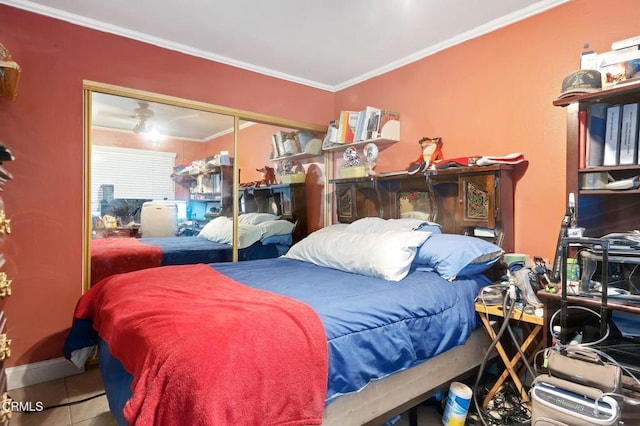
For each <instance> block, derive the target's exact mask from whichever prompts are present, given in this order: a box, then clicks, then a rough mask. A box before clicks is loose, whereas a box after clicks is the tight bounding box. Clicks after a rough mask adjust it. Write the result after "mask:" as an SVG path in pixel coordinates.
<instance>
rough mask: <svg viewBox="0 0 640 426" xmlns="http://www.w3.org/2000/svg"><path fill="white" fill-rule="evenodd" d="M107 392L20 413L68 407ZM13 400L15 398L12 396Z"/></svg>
mask: <svg viewBox="0 0 640 426" xmlns="http://www.w3.org/2000/svg"><path fill="white" fill-rule="evenodd" d="M106 394H107V393H106V392H102V393H98V394H96V395H93V396H90V397H88V398H85V399H79V400H77V401H69V402H64V403H62V404H56V405H49V406H48V407H44V408H43V409H42V410H39V411H38V410H34V411H19V412H20V413H24V414H29V413H38V412H40V411H44V410H51V409H53V408H60V407H68V406H70V405H76V404H81V403H83V402H87V401H91V400H92V399H96V398H100V397H101V396H104V395H106ZM9 398H11V395H9ZM11 399H12V400H13V398H11Z"/></svg>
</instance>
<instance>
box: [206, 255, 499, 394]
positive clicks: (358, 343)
mask: <svg viewBox="0 0 640 426" xmlns="http://www.w3.org/2000/svg"><path fill="white" fill-rule="evenodd" d="M212 266H213V267H214V268H216V269H217V270H219V271H220V272H222V273H223V274H225V275H227V276H229V277H231V278H233V279H235V280H236V281H238V282H241V283H245V284H248V285H250V286H252V287H255V288H259V289H262V290H267V291H273V292H275V293H279V294H282V295H285V296H289V297H293V298H295V299H298V300H300V301H302V302H304V303H306V304H308V305H309V306H311V307H312V308H313V309H314V310H315V311H316V312H317V313H318V314H319V315H320V318H321V320H322V322H323V324H324V326H325V331H326V334H327V339H328V344H329V386H328V390H327V403H329V402H331V401H332V400H333V399H335V398H337V397H338V396H340V395H342V394H345V393H350V392H355V391H358V390H360V389H361V388H363V387H364V386H365V385H366V384H367V383H369V382H370V381H372V380H375V379H378V378H383V377H386V376H388V375H390V374H392V373H395V372H398V371H401V370H405V369H407V368H410V367H413V366H415V365H417V364H420V363H422V362H424V361H426V360H428V359H429V358H432V357H434V356H436V355H438V354H440V353H442V352H444V351H446V350H448V349H450V348H452V347H454V346H458V345H462V344H463V343H464V342H465V341H466V340H467V338H468V337H469V335H470V334H471V332H472V331H473V330H474V329H475V328H476V326H477V321H476V320H477V316H476V313H475V310H474V303H473V301H474V298H475V297H476V295H477V294H478V292H479V290H480V288H481V287H482V286H484V285H487V284H488V283H489V280H488V279H487V278H486V277H484V276H483V275H478V276H474V277H469V278H467V277H463V278H461V279H458V280H456V281H454V282H448V281H446V280H444V279H443V278H441V277H440V276H439V275H438V274H436V273H434V272H422V271H411V272H410V273H409V275H407V277H406V278H404V279H403V280H401V281H399V282H391V281H385V280H382V279H378V278H371V277H366V276H363V275H357V274H351V273H346V272H342V271H338V270H334V269H328V268H324V267H320V266H316V265H313V264H309V263H305V262H302V261H298V260H293V259H285V258H280V259H266V260H258V261H255V262H243V263H241V264H240V263H236V264H213V265H212Z"/></svg>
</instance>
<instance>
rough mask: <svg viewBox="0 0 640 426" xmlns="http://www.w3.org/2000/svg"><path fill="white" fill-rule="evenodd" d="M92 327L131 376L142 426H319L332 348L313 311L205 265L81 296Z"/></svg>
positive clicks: (112, 282)
mask: <svg viewBox="0 0 640 426" xmlns="http://www.w3.org/2000/svg"><path fill="white" fill-rule="evenodd" d="M75 318H82V319H89V320H91V321H93V323H94V329H95V330H96V331H97V332H98V334H99V335H100V336H101V337H102V339H104V340H105V341H106V342H107V343H108V344H109V348H110V351H111V353H112V354H113V355H114V356H115V357H116V358H117V359H119V360H120V361H121V362H122V364H123V366H124V368H125V369H126V370H127V371H128V372H129V373H131V374H132V375H133V378H134V379H133V384H132V397H131V398H130V400H129V401H128V402H127V405H126V406H125V409H124V415H125V418H126V419H127V421H128V422H129V423H130V424H135V425H163V426H166V425H181V426H182V425H256V426H258V425H260V426H262V425H315V424H321V423H322V410H323V407H324V400H325V395H326V391H327V373H328V366H327V340H326V336H325V333H324V328H323V325H322V323H321V322H320V319H319V318H318V316H317V314H316V313H315V311H313V310H312V309H311V308H310V307H309V306H307V305H305V304H303V303H301V302H298V301H296V300H293V299H290V298H287V297H284V296H280V295H277V294H273V293H269V292H265V291H261V290H256V289H253V288H251V287H248V286H245V285H243V284H239V283H237V282H235V281H233V280H231V279H230V278H228V277H226V276H224V275H222V274H220V273H219V272H217V271H215V270H214V269H212V268H211V267H209V266H206V265H183V266H164V267H160V268H153V269H145V270H141V271H136V272H131V273H129V274H123V275H115V276H112V277H110V278H108V279H105V280H104V281H102V282H100V283H99V284H98V285H96V286H94V287H93V288H91V290H90V291H88V292H87V293H86V294H85V295H83V296H82V298H81V299H80V301H79V302H78V306H77V308H76V314H75Z"/></svg>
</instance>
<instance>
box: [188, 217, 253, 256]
mask: <svg viewBox="0 0 640 426" xmlns="http://www.w3.org/2000/svg"><path fill="white" fill-rule="evenodd" d="M198 237H200V238H205V239H207V240H209V241H213V242H216V243H223V244H233V221H232V220H231V219H229V218H228V217H225V216H220V217H217V218H215V219H213V220H211V221H210V222H209V223H207V224H206V225H205V226H204V228H202V230H201V231H200V233H199V234H198ZM261 238H262V229H260V227H259V226H258V225H248V224H238V248H241V249H243V248H246V247H249V246H250V245H251V244H253V243H255V242H256V241H260V239H261Z"/></svg>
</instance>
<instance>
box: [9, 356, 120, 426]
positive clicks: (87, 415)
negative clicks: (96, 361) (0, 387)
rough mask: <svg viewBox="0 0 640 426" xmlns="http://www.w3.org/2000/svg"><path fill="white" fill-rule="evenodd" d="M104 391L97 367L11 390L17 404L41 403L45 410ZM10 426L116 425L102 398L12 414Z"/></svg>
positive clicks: (10, 392) (104, 399)
mask: <svg viewBox="0 0 640 426" xmlns="http://www.w3.org/2000/svg"><path fill="white" fill-rule="evenodd" d="M103 392H104V387H103V384H102V376H101V375H100V370H99V369H98V368H89V369H87V370H86V371H85V372H84V373H83V374H79V375H77V376H71V377H66V378H63V379H57V380H52V381H50V382H45V383H38V384H35V385H31V386H26V387H23V388H18V389H14V390H11V391H9V395H10V396H11V398H12V399H13V400H15V401H21V402H27V401H31V402H32V404H35V403H36V402H37V401H41V402H42V403H43V404H44V406H45V407H47V406H52V405H58V404H63V403H65V402H70V401H78V400H82V399H85V398H88V397H91V396H94V395H97V394H100V393H103ZM10 424H11V426H41V425H46V426H68V425H73V426H115V425H116V421H115V419H114V417H113V416H112V415H111V413H110V412H109V405H108V404H107V397H106V396H104V395H103V396H100V397H98V398H94V399H91V400H89V401H86V402H82V403H80V404H75V405H70V406H66V407H59V408H52V409H50V410H44V411H41V412H34V413H13V414H12V415H11V422H10Z"/></svg>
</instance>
